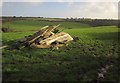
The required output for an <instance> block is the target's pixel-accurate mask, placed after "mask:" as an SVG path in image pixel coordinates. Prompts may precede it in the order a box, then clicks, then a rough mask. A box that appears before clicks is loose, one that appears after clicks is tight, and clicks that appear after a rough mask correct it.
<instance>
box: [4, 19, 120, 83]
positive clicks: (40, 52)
mask: <svg viewBox="0 0 120 83" xmlns="http://www.w3.org/2000/svg"><path fill="white" fill-rule="evenodd" d="M47 24H58V23H57V22H50V21H38V20H37V21H36V20H28V21H23V20H22V21H21V20H20V21H14V22H11V25H10V26H11V28H12V29H13V30H15V31H22V32H9V33H3V35H2V36H3V37H2V39H3V44H4V45H6V44H8V45H11V44H14V42H15V41H16V39H19V38H22V37H24V36H25V35H29V34H32V33H34V31H32V30H37V29H39V28H38V27H42V26H44V25H47ZM60 24H61V27H62V28H65V29H64V31H65V32H68V33H69V34H70V35H71V36H78V37H79V40H78V41H77V42H71V43H70V44H69V45H68V46H67V47H66V46H64V47H62V48H60V49H59V50H52V49H36V48H23V49H21V50H9V49H3V53H2V55H3V63H2V64H3V80H4V81H13V80H14V81H17V82H18V81H113V82H116V81H117V80H118V77H119V75H118V74H117V72H118V58H119V56H118V53H119V50H118V47H120V46H119V44H118V28H117V27H115V26H102V27H90V26H89V25H85V24H80V23H75V22H60ZM3 25H4V26H7V24H3ZM29 26H31V27H29ZM20 27H21V28H20ZM35 27H36V28H35ZM106 65H113V66H112V67H111V68H110V69H108V70H107V73H106V74H105V77H104V78H103V79H98V73H99V72H100V69H101V68H104V67H105V66H106Z"/></svg>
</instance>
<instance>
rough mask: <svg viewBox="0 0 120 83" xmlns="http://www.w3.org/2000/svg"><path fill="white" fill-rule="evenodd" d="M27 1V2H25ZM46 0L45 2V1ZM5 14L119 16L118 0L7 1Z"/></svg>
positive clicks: (4, 7) (87, 16)
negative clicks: (104, 0) (75, 0)
mask: <svg viewBox="0 0 120 83" xmlns="http://www.w3.org/2000/svg"><path fill="white" fill-rule="evenodd" d="M18 1H19V0H18ZM24 1H25V2H24ZM43 1H44V2H43ZM2 15H3V16H37V17H38V16H43V17H80V18H81V17H85V18H109V19H114V18H115V19H116V18H118V2H113V1H109V2H108V1H106V2H103V1H101V2H100V1H98V0H96V1H91V2H90V1H88V0H87V1H85V0H84V2H83V1H80V2H74V1H73V0H69V2H68V1H66V2H64V1H63V0H58V1H57V2H46V1H45V0H42V2H38V0H29V2H28V0H23V2H14V0H12V2H9V0H8V1H6V2H4V3H3V4H2Z"/></svg>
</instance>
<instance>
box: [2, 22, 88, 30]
mask: <svg viewBox="0 0 120 83" xmlns="http://www.w3.org/2000/svg"><path fill="white" fill-rule="evenodd" d="M57 24H61V28H88V27H90V26H89V25H87V24H81V23H76V22H51V21H39V20H18V21H11V22H6V23H4V24H3V27H9V28H11V29H13V30H14V31H28V30H39V29H40V28H42V27H44V26H47V25H57Z"/></svg>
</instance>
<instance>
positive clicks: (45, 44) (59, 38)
mask: <svg viewBox="0 0 120 83" xmlns="http://www.w3.org/2000/svg"><path fill="white" fill-rule="evenodd" d="M59 26H60V24H59V25H56V26H45V27H43V28H42V29H40V30H39V31H38V32H36V33H34V34H33V35H29V36H27V37H25V38H22V39H19V40H18V41H17V43H16V45H15V48H23V47H37V48H55V49H58V48H59V47H61V46H63V45H67V44H68V42H70V41H72V40H73V38H72V37H71V36H70V35H69V34H68V33H65V32H59V30H58V29H56V28H57V27H59Z"/></svg>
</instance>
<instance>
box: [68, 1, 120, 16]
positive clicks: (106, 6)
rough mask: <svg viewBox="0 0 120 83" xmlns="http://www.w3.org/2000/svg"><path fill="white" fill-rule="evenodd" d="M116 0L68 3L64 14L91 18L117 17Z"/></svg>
mask: <svg viewBox="0 0 120 83" xmlns="http://www.w3.org/2000/svg"><path fill="white" fill-rule="evenodd" d="M117 4H118V3H117V2H116V3H114V2H85V3H82V2H81V4H76V3H72V5H70V4H68V6H69V7H70V9H71V11H67V13H66V16H71V17H91V18H118V7H117Z"/></svg>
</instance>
